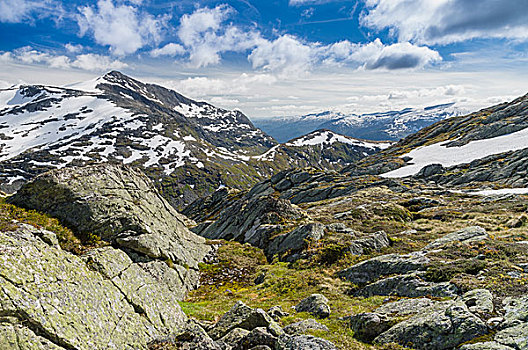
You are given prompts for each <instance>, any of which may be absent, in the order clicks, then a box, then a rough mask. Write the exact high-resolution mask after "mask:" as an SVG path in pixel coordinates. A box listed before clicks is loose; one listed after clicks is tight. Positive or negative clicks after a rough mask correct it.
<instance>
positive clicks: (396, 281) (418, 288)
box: [355, 273, 458, 298]
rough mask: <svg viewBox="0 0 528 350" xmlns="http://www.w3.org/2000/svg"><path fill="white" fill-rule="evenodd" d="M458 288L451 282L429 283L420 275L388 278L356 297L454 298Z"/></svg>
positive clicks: (366, 288)
mask: <svg viewBox="0 0 528 350" xmlns="http://www.w3.org/2000/svg"><path fill="white" fill-rule="evenodd" d="M457 292H458V288H457V287H456V286H455V285H454V284H452V283H450V282H439V283H435V282H427V281H424V280H423V279H422V278H420V274H419V273H411V274H407V275H398V276H394V277H387V278H384V279H381V280H379V281H376V282H374V283H371V284H368V285H366V286H365V287H363V288H361V289H360V290H358V291H357V292H356V293H355V295H357V296H364V297H370V296H373V295H394V296H399V297H407V298H417V297H423V296H427V295H430V296H434V297H453V296H456V295H457Z"/></svg>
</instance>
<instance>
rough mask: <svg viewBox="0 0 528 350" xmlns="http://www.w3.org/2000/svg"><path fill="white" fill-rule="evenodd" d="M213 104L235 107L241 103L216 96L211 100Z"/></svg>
mask: <svg viewBox="0 0 528 350" xmlns="http://www.w3.org/2000/svg"><path fill="white" fill-rule="evenodd" d="M210 101H211V103H213V104H217V105H220V106H233V105H237V104H239V103H240V101H239V100H237V99H235V98H233V99H229V98H224V97H221V96H214V97H212V98H211V100H210Z"/></svg>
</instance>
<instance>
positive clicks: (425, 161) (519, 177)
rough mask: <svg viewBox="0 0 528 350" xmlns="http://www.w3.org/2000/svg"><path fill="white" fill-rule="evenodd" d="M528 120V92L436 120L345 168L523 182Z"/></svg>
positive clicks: (447, 179) (453, 180)
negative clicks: (506, 101)
mask: <svg viewBox="0 0 528 350" xmlns="http://www.w3.org/2000/svg"><path fill="white" fill-rule="evenodd" d="M527 120H528V95H525V96H522V97H519V98H517V99H515V100H513V101H511V102H509V103H502V104H499V105H496V106H493V107H489V108H486V109H483V110H480V111H478V112H475V113H471V114H468V115H466V116H459V117H455V118H451V119H449V120H445V121H441V122H438V123H436V124H433V125H431V126H429V127H427V128H425V129H423V130H421V131H420V132H418V133H416V134H414V135H411V136H409V137H407V138H405V139H403V140H401V141H400V142H398V143H396V144H394V145H393V146H391V147H389V148H387V149H385V150H383V151H382V152H380V153H379V154H376V155H373V156H370V157H368V158H365V159H363V160H362V161H360V162H359V163H358V164H357V166H356V165H353V166H349V167H348V168H346V169H345V170H344V171H345V172H349V173H351V174H367V173H368V174H381V175H382V176H383V177H386V178H400V177H408V176H414V177H415V178H419V179H424V180H430V181H434V182H435V183H437V184H443V185H447V184H449V185H457V186H473V187H479V186H480V187H482V186H499V187H503V186H508V187H512V186H513V187H524V186H526V185H528V183H527V182H526V181H525V176H524V174H525V173H526V158H525V157H526V152H527V151H526V149H527V148H528V141H527V140H528V138H527V137H526V135H527V130H528V129H527V127H528V123H527Z"/></svg>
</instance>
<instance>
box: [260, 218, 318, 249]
mask: <svg viewBox="0 0 528 350" xmlns="http://www.w3.org/2000/svg"><path fill="white" fill-rule="evenodd" d="M323 236H324V225H323V224H320V223H310V224H306V225H302V226H299V227H297V228H296V229H295V230H293V231H291V232H288V233H285V234H283V235H280V236H277V237H275V238H274V239H273V240H272V241H271V242H270V244H269V245H268V246H267V247H266V248H265V251H266V255H267V256H270V257H271V256H274V255H276V254H278V255H282V254H284V253H286V252H291V253H296V252H300V251H302V250H303V249H305V248H306V247H307V246H308V244H309V242H315V241H318V240H320V239H321V238H323Z"/></svg>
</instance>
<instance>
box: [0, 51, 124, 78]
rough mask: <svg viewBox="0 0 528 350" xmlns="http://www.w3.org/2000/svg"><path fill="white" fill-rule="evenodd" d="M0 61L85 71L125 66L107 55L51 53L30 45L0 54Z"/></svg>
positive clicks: (98, 70)
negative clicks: (71, 55)
mask: <svg viewBox="0 0 528 350" xmlns="http://www.w3.org/2000/svg"><path fill="white" fill-rule="evenodd" d="M0 61H3V62H6V63H23V64H27V65H46V66H47V67H50V68H62V69H69V68H78V69H82V70H87V71H95V72H100V71H107V70H111V69H121V68H125V67H127V64H126V63H123V62H121V61H119V60H114V59H111V58H109V57H107V56H101V55H96V54H84V55H77V56H73V57H72V58H70V57H68V56H64V55H53V54H51V53H47V52H42V51H38V50H35V49H33V48H31V47H28V46H26V47H22V48H19V49H16V50H14V51H13V52H4V53H2V54H0Z"/></svg>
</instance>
